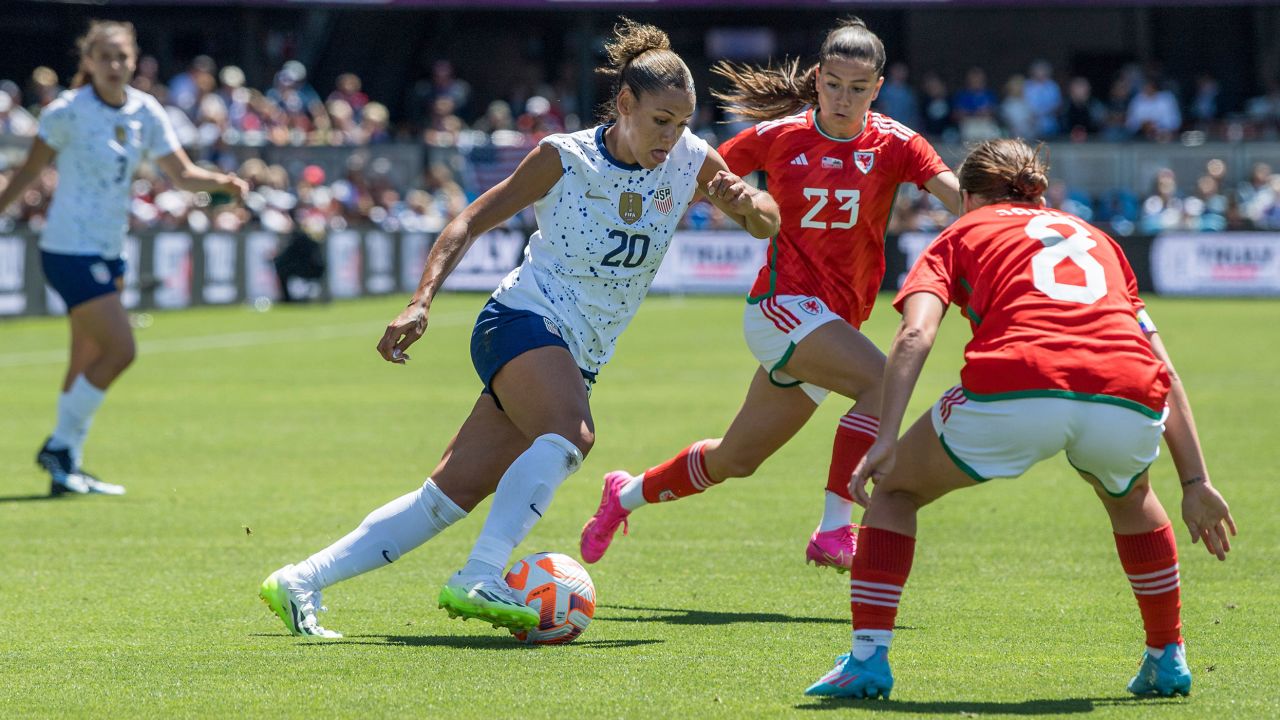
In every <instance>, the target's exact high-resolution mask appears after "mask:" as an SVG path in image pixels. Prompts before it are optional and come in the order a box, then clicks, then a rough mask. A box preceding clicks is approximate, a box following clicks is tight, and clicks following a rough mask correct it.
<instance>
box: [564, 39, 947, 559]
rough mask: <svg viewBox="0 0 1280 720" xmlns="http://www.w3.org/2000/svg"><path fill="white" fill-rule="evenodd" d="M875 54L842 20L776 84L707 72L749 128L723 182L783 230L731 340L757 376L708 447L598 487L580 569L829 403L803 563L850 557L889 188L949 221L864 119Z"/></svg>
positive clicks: (743, 72) (909, 147)
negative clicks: (758, 194)
mask: <svg viewBox="0 0 1280 720" xmlns="http://www.w3.org/2000/svg"><path fill="white" fill-rule="evenodd" d="M884 66H885V52H884V45H883V44H882V43H881V41H880V38H878V37H877V36H876V35H875V33H873V32H871V31H870V30H869V29H867V26H866V25H865V24H864V23H863V22H862V21H861V20H858V19H856V18H854V19H849V20H846V21H843V22H841V23H840V24H839V25H837V26H836V27H835V28H834V29H832V30H831V31H830V32H829V33H827V37H826V39H825V41H824V42H823V43H822V48H821V51H820V53H819V60H818V63H817V64H815V65H812V66H809V67H802V66H801V65H800V64H799V63H798V62H791V63H789V64H787V65H785V66H783V67H782V68H778V69H772V68H771V69H755V68H749V67H741V66H735V65H730V64H727V63H722V64H720V65H718V66H716V68H715V71H716V72H717V73H719V74H720V75H721V76H722V77H724V78H726V79H727V80H729V81H730V83H731V85H732V89H731V90H728V91H726V92H723V93H717V97H719V98H720V99H721V100H722V101H723V102H724V104H725V107H726V109H727V110H729V111H730V112H732V113H734V114H737V115H741V116H743V117H747V118H750V119H753V120H758V121H760V122H759V123H758V124H756V125H755V126H754V127H750V128H747V129H746V130H743V131H742V132H741V133H739V134H738V135H737V136H735V137H733V138H731V139H730V140H728V141H727V142H725V143H724V144H723V145H721V146H720V154H721V155H723V156H724V158H725V161H726V162H727V163H729V167H730V169H732V170H733V171H734V172H736V173H739V174H741V175H746V174H748V173H750V172H753V171H757V170H759V171H763V172H764V174H765V176H766V178H767V180H768V188H769V192H770V194H772V195H773V196H774V198H775V199H776V200H777V201H778V206H779V208H780V209H781V211H782V229H781V231H780V232H779V233H778V235H777V236H776V237H774V238H773V242H772V244H771V246H770V248H769V258H768V262H767V263H766V265H765V266H764V267H762V268H761V269H760V273H759V275H758V276H757V278H756V282H755V285H754V286H753V287H752V288H751V293H750V296H749V297H748V298H747V304H746V308H745V314H744V317H743V330H744V333H745V335H746V338H747V345H748V346H749V347H750V348H751V351H752V353H753V354H754V355H755V357H756V359H757V360H758V361H759V363H760V367H759V369H758V370H757V371H756V374H755V378H754V379H753V380H752V382H751V386H750V388H749V389H748V390H747V397H746V400H745V401H744V403H743V405H742V409H740V410H739V411H738V415H737V417H736V418H734V420H733V423H732V424H731V425H730V426H729V429H728V431H727V432H726V433H725V435H724V437H723V438H717V439H710V440H701V441H699V442H695V443H693V444H692V445H690V446H689V447H687V448H685V449H684V450H682V451H681V452H680V453H678V454H677V455H676V456H675V457H673V458H671V459H669V460H667V461H665V462H663V463H661V464H659V465H657V466H655V467H652V468H650V469H649V470H647V471H646V472H645V473H643V474H642V475H639V476H636V477H632V476H630V475H628V474H627V473H625V472H621V471H618V472H613V473H610V474H608V475H607V476H605V483H604V493H603V498H602V499H601V502H600V508H599V510H597V512H596V514H595V516H594V517H592V518H591V520H589V521H588V522H587V525H586V527H584V528H583V532H582V544H581V549H582V557H583V559H584V560H586V561H587V562H595V561H597V560H599V559H600V558H601V556H603V555H604V552H605V550H606V549H607V548H608V547H609V543H610V542H611V541H612V539H613V536H614V533H615V532H616V530H617V528H618V526H619V525H620V524H623V523H625V522H627V517H628V515H629V514H630V513H631V511H633V510H635V509H636V508H638V507H641V506H643V505H645V504H648V503H653V502H660V501H667V500H676V499H678V498H681V497H686V496H688V495H692V494H695V493H700V492H702V491H704V490H707V489H708V488H710V487H712V486H713V485H715V484H718V483H720V482H722V481H724V480H725V479H727V478H733V477H746V476H749V475H751V474H752V473H754V472H755V471H756V468H758V467H759V466H760V464H761V463H762V462H764V461H765V459H767V458H768V457H769V456H771V455H773V454H774V453H775V452H777V451H778V450H779V449H780V448H781V447H782V446H783V445H784V444H786V442H787V441H788V440H790V439H791V438H792V437H793V436H794V435H795V434H796V433H797V432H798V431H799V430H800V428H801V427H803V426H804V424H805V423H806V422H807V421H808V420H809V418H810V417H811V416H812V415H813V413H814V411H815V410H816V409H817V408H818V405H819V403H821V402H822V401H823V399H825V398H826V396H827V394H828V393H829V392H830V391H834V392H836V393H838V394H840V395H843V396H845V397H848V398H852V399H854V400H855V404H854V406H853V407H852V408H851V409H850V410H849V412H848V413H847V414H846V415H844V416H843V417H842V418H840V423H839V426H838V427H837V428H836V436H835V444H834V448H833V451H832V457H831V465H830V469H829V471H828V474H827V487H826V495H825V498H826V499H825V505H824V511H823V515H822V520H821V522H820V523H819V525H818V527H817V529H816V530H815V531H814V532H813V535H812V536H811V537H810V539H809V544H808V547H807V548H806V551H805V556H806V559H807V560H808V561H809V562H812V563H814V564H816V565H819V566H828V567H834V568H836V569H839V570H847V569H848V567H849V563H850V562H851V559H852V557H853V551H854V529H853V527H852V525H851V522H850V516H851V513H852V510H853V501H852V499H851V498H850V496H849V490H848V485H849V476H850V474H851V473H852V472H853V468H854V466H855V465H856V464H857V462H858V460H859V459H860V458H861V457H862V455H863V453H864V452H866V449H867V447H869V446H870V445H871V441H872V439H873V438H874V437H875V432H876V428H877V427H878V423H879V421H878V420H877V418H878V416H879V414H880V380H881V375H882V374H883V371H884V354H883V353H881V352H880V350H879V349H877V348H876V347H875V345H874V344H872V342H871V341H870V340H868V339H867V337H866V336H865V335H863V334H862V333H861V332H860V331H859V329H858V328H859V326H860V325H861V324H862V322H863V321H864V320H866V319H867V317H868V316H869V315H870V313H871V306H872V304H873V303H874V302H875V297H876V292H877V291H878V290H879V289H880V284H881V281H882V280H883V277H884V271H885V260H884V232H885V226H886V225H887V224H888V220H889V213H890V212H891V211H892V209H893V197H894V194H895V193H896V192H897V189H898V185H899V183H903V182H911V183H914V184H916V185H918V186H919V187H921V188H923V189H925V190H928V191H929V192H931V193H933V194H935V195H937V196H938V197H939V198H940V199H941V200H942V202H943V203H944V204H945V205H946V206H947V207H948V208H949V209H951V210H952V211H953V212H956V211H958V210H959V208H960V199H959V198H960V196H959V191H958V189H957V183H956V178H955V175H954V174H952V173H951V171H950V170H949V169H947V166H946V165H945V164H944V163H943V162H942V160H941V159H940V158H939V157H938V154H937V153H936V152H935V151H934V149H933V148H932V147H931V146H930V145H929V143H928V142H927V141H926V140H925V139H924V138H923V137H921V136H920V135H918V134H917V133H915V132H914V131H912V130H911V129H909V128H907V127H905V126H903V125H902V124H900V123H898V122H897V121H895V120H893V119H892V118H889V117H886V116H884V115H881V114H879V113H877V112H873V111H872V110H871V109H870V108H871V102H872V101H873V100H875V98H876V93H877V92H878V91H879V89H880V86H881V85H882V84H883V82H884Z"/></svg>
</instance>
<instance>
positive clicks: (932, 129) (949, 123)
mask: <svg viewBox="0 0 1280 720" xmlns="http://www.w3.org/2000/svg"><path fill="white" fill-rule="evenodd" d="M921 87H922V89H923V90H924V118H923V123H922V127H921V130H922V131H923V132H924V134H925V135H928V136H930V137H934V138H939V139H941V140H942V141H943V142H955V141H956V140H957V139H958V133H957V132H956V126H955V121H954V119H953V117H952V115H953V114H952V110H951V100H950V99H949V98H948V96H947V86H946V83H944V82H942V78H941V77H939V76H938V74H937V73H934V72H930V73H926V74H925V76H924V82H923V84H922V85H921Z"/></svg>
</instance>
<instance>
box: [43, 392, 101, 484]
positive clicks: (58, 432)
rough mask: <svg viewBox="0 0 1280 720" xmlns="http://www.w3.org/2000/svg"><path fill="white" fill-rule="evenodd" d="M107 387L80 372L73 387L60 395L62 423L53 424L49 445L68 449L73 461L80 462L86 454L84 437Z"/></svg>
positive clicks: (60, 419) (87, 433) (76, 463)
mask: <svg viewBox="0 0 1280 720" xmlns="http://www.w3.org/2000/svg"><path fill="white" fill-rule="evenodd" d="M106 396H107V391H105V390H99V389H98V388H96V387H94V386H93V383H91V382H89V381H88V379H86V378H85V376H84V375H77V376H76V379H75V380H74V381H72V383H71V389H70V390H68V391H66V392H64V393H62V395H60V396H58V424H57V425H55V426H54V428H53V436H52V437H51V439H50V442H49V446H50V448H51V449H53V450H62V449H64V448H65V449H68V450H70V451H71V461H72V462H73V463H75V465H76V467H79V466H80V457H81V455H83V454H84V441H85V438H87V437H88V436H89V425H90V424H92V423H93V415H94V413H96V412H98V408H99V407H101V405H102V400H103V398H105V397H106Z"/></svg>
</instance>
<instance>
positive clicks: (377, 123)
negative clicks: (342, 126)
mask: <svg viewBox="0 0 1280 720" xmlns="http://www.w3.org/2000/svg"><path fill="white" fill-rule="evenodd" d="M390 120H391V116H390V114H389V113H388V112H387V106H386V105H383V104H382V103H380V102H371V103H369V104H368V105H365V106H364V112H362V113H361V118H360V131H361V132H362V133H364V138H365V142H367V143H369V144H370V145H377V144H380V143H385V142H391V140H392V138H391V131H390V130H389V129H388V126H389V125H390Z"/></svg>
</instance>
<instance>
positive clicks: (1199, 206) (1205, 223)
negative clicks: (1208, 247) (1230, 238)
mask: <svg viewBox="0 0 1280 720" xmlns="http://www.w3.org/2000/svg"><path fill="white" fill-rule="evenodd" d="M1183 212H1184V213H1185V215H1186V218H1185V222H1184V224H1185V226H1186V228H1187V229H1188V230H1203V231H1222V230H1226V229H1227V197H1226V196H1225V195H1223V194H1222V192H1221V190H1220V188H1219V186H1218V181H1217V180H1216V179H1214V177H1213V176H1212V175H1208V174H1205V175H1201V176H1200V179H1199V180H1197V181H1196V191H1195V193H1193V194H1192V195H1191V196H1190V197H1188V198H1187V199H1186V200H1185V201H1184V202H1183Z"/></svg>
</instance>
